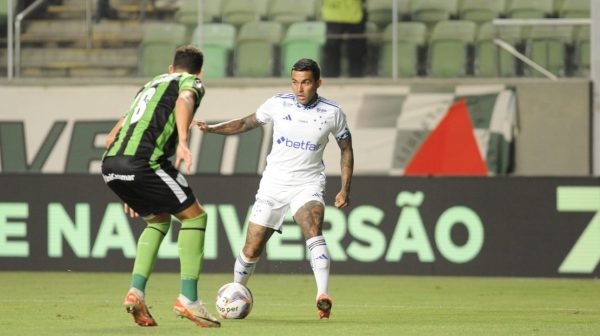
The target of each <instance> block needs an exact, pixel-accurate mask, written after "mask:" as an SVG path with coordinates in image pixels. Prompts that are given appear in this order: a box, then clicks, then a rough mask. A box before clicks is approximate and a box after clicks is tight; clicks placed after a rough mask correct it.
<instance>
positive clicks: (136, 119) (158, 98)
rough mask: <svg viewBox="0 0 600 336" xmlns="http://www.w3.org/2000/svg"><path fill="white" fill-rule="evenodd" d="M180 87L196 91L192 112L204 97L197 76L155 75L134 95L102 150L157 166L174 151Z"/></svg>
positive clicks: (181, 74)
mask: <svg viewBox="0 0 600 336" xmlns="http://www.w3.org/2000/svg"><path fill="white" fill-rule="evenodd" d="M183 90H192V91H193V92H194V93H195V94H196V102H195V104H194V113H195V112H196V109H197V108H198V106H200V101H201V100H202V97H203V96H204V92H205V91H204V86H203V85H202V82H201V81H200V79H199V78H198V77H196V76H195V75H191V74H188V73H172V74H163V75H159V76H156V77H155V78H153V79H152V80H151V81H149V82H148V83H146V84H145V85H144V87H142V89H141V90H140V91H139V92H138V94H137V95H136V97H135V99H134V101H133V103H132V104H131V107H130V108H129V111H128V112H127V114H126V115H125V120H124V121H123V125H122V127H121V130H120V131H119V134H118V135H117V137H116V139H115V141H114V142H113V144H112V145H111V146H110V147H109V148H108V149H107V151H106V153H104V157H108V156H135V157H138V158H143V159H147V160H148V161H149V162H150V166H152V167H155V168H157V167H158V165H159V163H158V162H160V161H161V160H165V159H168V158H169V157H171V156H172V155H173V154H175V149H176V146H177V142H178V139H177V125H176V123H175V102H176V101H177V97H178V96H179V93H180V92H181V91H183Z"/></svg>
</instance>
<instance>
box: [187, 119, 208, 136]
mask: <svg viewBox="0 0 600 336" xmlns="http://www.w3.org/2000/svg"><path fill="white" fill-rule="evenodd" d="M194 125H195V126H198V128H199V129H200V130H201V131H202V132H204V133H208V125H207V124H206V122H204V120H192V123H191V124H190V128H191V127H193V126H194Z"/></svg>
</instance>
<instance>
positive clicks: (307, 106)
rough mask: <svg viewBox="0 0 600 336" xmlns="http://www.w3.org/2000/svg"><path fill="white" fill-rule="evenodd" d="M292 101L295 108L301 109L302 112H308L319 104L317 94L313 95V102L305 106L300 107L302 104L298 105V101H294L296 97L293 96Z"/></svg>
mask: <svg viewBox="0 0 600 336" xmlns="http://www.w3.org/2000/svg"><path fill="white" fill-rule="evenodd" d="M294 101H295V102H296V107H297V108H301V109H304V110H310V109H313V108H315V106H317V104H318V103H319V94H317V93H315V97H314V98H313V100H312V101H311V102H310V103H308V104H306V105H302V104H300V103H298V101H296V96H294Z"/></svg>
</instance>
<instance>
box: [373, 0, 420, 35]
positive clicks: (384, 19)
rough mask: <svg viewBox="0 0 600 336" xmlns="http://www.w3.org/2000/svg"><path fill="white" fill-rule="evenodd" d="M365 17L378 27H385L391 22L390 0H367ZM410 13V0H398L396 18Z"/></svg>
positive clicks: (391, 8)
mask: <svg viewBox="0 0 600 336" xmlns="http://www.w3.org/2000/svg"><path fill="white" fill-rule="evenodd" d="M366 10H367V18H368V20H369V22H373V23H375V24H376V25H377V27H378V28H379V29H381V30H382V29H385V27H387V25H389V24H390V23H392V10H393V5H392V1H390V0H367V3H366ZM409 13H410V0H398V18H399V19H402V18H403V17H405V16H408V15H409Z"/></svg>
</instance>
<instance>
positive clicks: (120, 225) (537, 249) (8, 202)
mask: <svg viewBox="0 0 600 336" xmlns="http://www.w3.org/2000/svg"><path fill="white" fill-rule="evenodd" d="M258 181H259V177H258V176H240V175H234V176H217V175H215V176H190V177H188V182H189V184H190V185H191V186H192V187H193V188H194V190H195V191H196V194H197V196H198V197H199V199H200V200H201V201H202V203H203V206H204V207H205V209H206V211H207V213H208V215H209V216H208V218H209V224H208V228H207V231H206V245H205V267H204V269H205V271H206V272H231V268H232V266H233V261H234V258H235V256H236V255H237V253H238V252H239V250H240V249H241V247H242V244H243V242H244V237H245V235H244V232H245V230H244V229H245V227H244V226H245V224H246V223H247V218H248V216H249V210H250V207H251V205H252V203H253V200H254V192H255V190H256V188H257V185H258ZM0 186H2V188H0V270H2V271H8V270H28V271H29V270H36V271H49V270H52V271H68V270H72V271H103V272H104V271H106V272H110V271H124V272H127V271H130V269H131V267H132V264H133V258H134V255H135V249H136V241H137V237H138V236H139V234H140V233H141V230H142V229H143V228H144V226H145V225H144V223H143V221H142V220H140V219H129V218H128V217H126V216H125V214H124V213H123V209H122V204H121V203H120V202H118V200H117V198H116V196H114V195H113V194H112V193H111V192H110V191H109V189H108V188H107V187H106V186H105V185H104V182H103V180H102V178H101V177H100V176H99V175H91V174H81V175H75V174H66V175H55V174H0ZM337 190H339V178H336V177H330V178H329V179H328V187H327V192H326V201H327V204H333V198H334V196H335V194H336V192H337ZM178 229H179V225H177V224H174V225H173V226H172V229H171V232H170V234H169V235H167V238H166V239H165V241H164V242H163V245H162V246H161V250H160V252H159V260H158V262H157V265H156V270H157V271H161V272H167V271H168V272H177V271H178V269H179V263H178V260H177V245H176V243H175V242H176V237H177V232H178ZM324 235H325V237H326V239H327V242H328V248H329V251H330V254H331V259H332V273H336V274H413V275H474V276H480V275H481V276H527V277H598V276H599V275H600V267H598V263H599V262H600V243H599V237H600V178H592V177H553V178H550V177H493V178H488V177H480V178H475V177H438V178H434V177H429V178H427V177H422V178H419V177H366V176H362V177H357V178H356V179H355V180H354V182H353V190H352V206H351V207H349V208H347V209H344V210H339V209H336V208H334V207H332V206H330V205H329V206H327V209H326V213H325V224H324ZM257 271H258V272H261V273H310V272H311V270H310V266H309V263H308V259H307V250H306V247H305V244H304V240H303V238H302V236H301V232H300V229H299V227H298V226H297V225H295V224H294V223H293V221H292V218H291V216H290V215H289V214H288V216H287V218H286V220H285V222H284V225H283V233H282V234H275V235H273V237H272V239H271V240H270V242H269V244H268V246H267V249H266V252H265V255H263V258H262V259H261V262H260V263H259V267H258V270H257Z"/></svg>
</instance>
